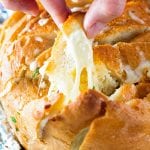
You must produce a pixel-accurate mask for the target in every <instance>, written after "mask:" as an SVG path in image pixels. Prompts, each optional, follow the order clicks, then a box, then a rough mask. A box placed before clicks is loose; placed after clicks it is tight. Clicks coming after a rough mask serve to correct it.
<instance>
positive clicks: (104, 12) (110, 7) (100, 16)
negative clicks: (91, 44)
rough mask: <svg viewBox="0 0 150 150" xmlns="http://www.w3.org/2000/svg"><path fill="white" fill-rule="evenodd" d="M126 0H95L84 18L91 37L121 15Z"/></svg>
mask: <svg viewBox="0 0 150 150" xmlns="http://www.w3.org/2000/svg"><path fill="white" fill-rule="evenodd" d="M125 4H126V0H94V2H93V3H92V5H91V6H90V8H89V10H88V12H87V13H86V15H85V19H84V28H85V31H86V33H87V36H88V37H89V38H93V37H94V36H96V35H97V34H98V33H99V32H100V30H102V29H103V28H104V27H105V26H106V24H107V23H109V22H110V21H112V20H113V19H114V18H116V17H118V16H120V15H121V14H122V13H123V10H124V8H125Z"/></svg>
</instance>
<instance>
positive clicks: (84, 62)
mask: <svg viewBox="0 0 150 150" xmlns="http://www.w3.org/2000/svg"><path fill="white" fill-rule="evenodd" d="M64 37H65V40H66V41H67V47H66V49H65V52H66V53H70V54H71V56H72V58H73V60H74V62H75V67H76V77H75V82H74V86H73V88H72V91H71V95H70V98H71V99H75V98H76V97H77V96H78V95H79V92H80V91H79V86H80V76H81V72H82V70H83V69H84V68H85V69H86V70H87V75H88V88H89V89H92V88H93V78H92V72H93V66H94V65H93V49H92V41H91V40H89V39H88V38H87V37H86V35H85V33H84V32H83V31H82V30H81V29H79V30H77V31H75V32H73V33H71V34H70V35H69V36H67V35H65V34H64Z"/></svg>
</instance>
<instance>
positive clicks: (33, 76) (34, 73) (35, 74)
mask: <svg viewBox="0 0 150 150" xmlns="http://www.w3.org/2000/svg"><path fill="white" fill-rule="evenodd" d="M39 69H40V68H39V67H38V68H36V69H35V71H34V72H33V74H32V78H33V79H35V78H37V76H38V75H39Z"/></svg>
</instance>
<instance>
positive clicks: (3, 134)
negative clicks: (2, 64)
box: [0, 3, 21, 150]
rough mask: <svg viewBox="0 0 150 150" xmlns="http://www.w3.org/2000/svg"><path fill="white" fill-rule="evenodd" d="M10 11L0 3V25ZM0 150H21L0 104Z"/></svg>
mask: <svg viewBox="0 0 150 150" xmlns="http://www.w3.org/2000/svg"><path fill="white" fill-rule="evenodd" d="M11 14H12V11H10V10H6V9H5V8H3V6H2V5H1V3H0V24H2V23H3V22H4V21H5V20H6V19H7V18H8V17H9V16H10V15H11ZM0 150H21V146H20V145H19V143H18V141H17V140H16V139H15V137H14V135H13V132H12V130H11V128H10V126H9V124H8V122H7V119H6V115H5V113H4V111H3V109H2V106H1V104H0Z"/></svg>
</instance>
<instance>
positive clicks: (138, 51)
mask: <svg viewBox="0 0 150 150" xmlns="http://www.w3.org/2000/svg"><path fill="white" fill-rule="evenodd" d="M147 6H148V5H147V3H146V1H136V2H135V1H130V2H128V4H127V7H126V10H125V12H124V14H123V16H121V17H120V18H117V19H116V21H113V22H111V23H110V24H109V27H108V28H107V30H105V31H104V32H103V33H100V34H99V35H98V37H97V38H96V39H95V40H94V43H93V45H92V47H93V48H92V49H93V64H94V67H95V68H94V69H93V72H94V73H93V76H94V78H93V82H94V87H92V89H91V90H89V87H88V73H87V71H86V70H85V69H83V70H82V72H81V76H80V81H81V82H80V86H79V90H80V91H81V94H78V95H79V96H76V97H75V99H71V100H70V99H67V101H66V95H68V93H67V92H66V94H63V93H61V92H60V89H58V88H57V87H55V84H54V87H53V88H54V89H53V90H49V87H50V86H51V83H49V78H48V76H49V75H50V74H51V75H55V76H54V79H55V80H58V81H59V80H60V78H59V75H62V74H63V75H64V76H65V77H66V78H63V79H64V80H65V82H66V80H69V79H70V78H71V79H74V80H73V81H75V77H76V65H75V61H74V59H73V57H72V55H71V54H68V51H66V49H65V48H66V47H67V44H66V41H67V40H66V38H65V37H64V35H63V34H62V33H61V32H59V33H58V29H57V27H56V26H55V24H54V23H53V21H52V20H51V19H50V17H49V16H48V14H47V13H46V12H43V11H42V12H41V14H40V15H39V16H37V17H35V18H33V17H29V16H27V15H24V14H21V13H19V12H17V13H15V14H14V16H15V17H14V18H10V20H8V22H6V24H4V26H3V28H4V29H6V33H4V34H3V38H2V39H1V41H2V50H1V55H0V57H1V66H0V67H1V68H3V69H2V70H1V71H2V74H1V77H3V78H2V79H3V80H1V82H2V84H1V85H5V83H7V82H8V81H9V80H10V79H11V81H12V87H11V89H10V91H7V92H8V93H7V92H6V93H5V94H4V95H3V96H2V97H1V102H2V105H3V107H4V110H5V112H6V114H7V117H8V121H9V123H10V125H11V127H12V128H13V130H14V133H15V135H16V136H17V138H18V139H19V141H20V143H21V144H22V145H23V146H24V147H25V148H26V149H37V150H38V149H48V150H49V149H50V150H51V149H52V150H53V149H60V148H61V149H64V150H68V149H81V150H82V149H85V150H86V149H94V148H96V149H100V148H101V149H104V150H105V149H106V150H107V149H117V148H118V149H137V148H139V146H140V149H142V150H143V149H144V150H145V149H149V147H150V146H149V142H148V141H149V135H150V132H149V125H150V122H149V114H150V112H149V93H150V90H149V89H150V88H149V87H150V84H149V60H150V56H149V54H150V46H149V35H150V33H149V22H148V20H149V15H148V13H147V12H146V11H145V8H147ZM133 9H134V10H137V9H138V10H139V9H140V11H138V12H135V13H137V14H138V16H140V17H141V15H142V14H143V13H144V16H143V20H144V22H145V24H144V25H143V24H140V23H139V22H137V21H135V20H133V19H132V18H130V16H128V15H127V14H128V11H129V10H133ZM125 16H126V17H125ZM20 18H21V19H20ZM82 18H83V14H81V13H79V14H74V15H72V16H70V17H69V19H68V20H67V21H66V23H65V24H64V26H63V31H64V34H67V36H70V35H72V33H73V36H74V35H75V34H74V32H73V31H76V30H77V31H79V32H80V36H81V37H84V32H83V31H82V25H81V22H82ZM15 19H16V20H20V21H18V23H17V24H16V20H15ZM124 19H126V21H124V24H123V25H122V24H120V23H122V20H124ZM41 20H42V21H41ZM43 20H44V21H43ZM46 20H47V21H46ZM41 22H44V23H43V24H41ZM129 22H130V24H129ZM7 23H8V24H7ZM131 23H133V25H132V24H131ZM119 24H120V25H119ZM9 25H11V26H12V29H13V30H12V29H10V28H9ZM109 28H110V30H109ZM111 29H112V30H111ZM123 29H124V30H123ZM7 31H8V32H9V33H11V34H7ZM10 31H12V32H10ZM29 31H30V32H29ZM122 31H123V32H125V31H126V32H127V33H130V34H128V38H127V36H126V35H127V34H126V35H125V36H124V35H122V36H120V33H121V32H122ZM18 33H19V34H18ZM118 33H119V34H118ZM56 35H57V38H56V39H55V37H56ZM78 36H79V35H78ZM112 36H114V37H115V38H114V39H115V40H114V39H112ZM109 37H110V38H109ZM124 37H126V38H124ZM133 37H134V38H133ZM84 38H86V37H84ZM54 39H55V43H54ZM100 39H102V41H103V42H104V41H105V42H106V43H111V44H103V45H100V41H101V40H100ZM108 39H109V41H108ZM118 39H119V40H120V42H119V43H118ZM125 39H126V42H123V41H124V40H125ZM143 39H145V40H144V41H143ZM75 40H76V39H75ZM79 40H80V38H79ZM77 41H78V40H77ZM105 42H104V43H105ZM53 43H54V45H53ZM85 43H86V39H85ZM114 43H116V44H114ZM82 44H84V43H82ZM37 48H39V50H37ZM89 50H90V49H89ZM66 52H67V53H66ZM69 52H70V51H69ZM76 52H78V51H76ZM129 52H130V53H129ZM68 55H69V56H68ZM49 57H50V58H49ZM14 58H15V59H14ZM4 60H5V61H4ZM86 60H87V59H86ZM45 61H46V62H47V63H45V64H46V65H45V64H44V62H45ZM4 62H5V63H4ZM83 62H86V61H84V60H83ZM7 64H8V65H7ZM43 65H44V66H46V67H47V68H46V75H44V77H43V76H41V75H40V74H39V72H40V69H39V68H41V67H42V66H43ZM6 68H7V69H6ZM72 68H73V69H72ZM4 69H6V70H4ZM61 69H63V70H61ZM8 70H9V71H11V72H9V73H10V74H7V73H8ZM68 70H69V71H70V72H71V74H67V75H68V76H67V75H66V72H67V71H68ZM5 71H7V72H5ZM55 71H56V72H57V73H56V74H54V73H55ZM58 71H60V72H58ZM61 71H62V72H61ZM59 73H60V74H59ZM134 74H135V75H136V76H135V75H134ZM6 75H7V76H6ZM42 75H43V74H42ZM57 75H58V76H57ZM131 75H132V76H131ZM5 77H6V78H5ZM55 77H56V78H55ZM129 79H130V80H129ZM5 81H6V82H5ZM8 83H9V82H8ZM95 83H96V84H95ZM6 85H7V84H6ZM58 87H59V86H58ZM0 88H3V86H1V87H0ZM116 89H117V90H116ZM58 90H59V91H58ZM70 90H71V89H70ZM115 90H116V92H115ZM48 91H50V92H48ZM100 91H101V92H100ZM48 93H50V94H49V95H48ZM69 94H70V93H69ZM75 94H77V93H75ZM109 96H110V97H109ZM11 117H14V118H15V119H16V123H15V122H12V120H11ZM106 125H107V128H106ZM107 129H108V130H107ZM80 137H82V138H80ZM139 143H140V145H139ZM116 145H117V147H116Z"/></svg>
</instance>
